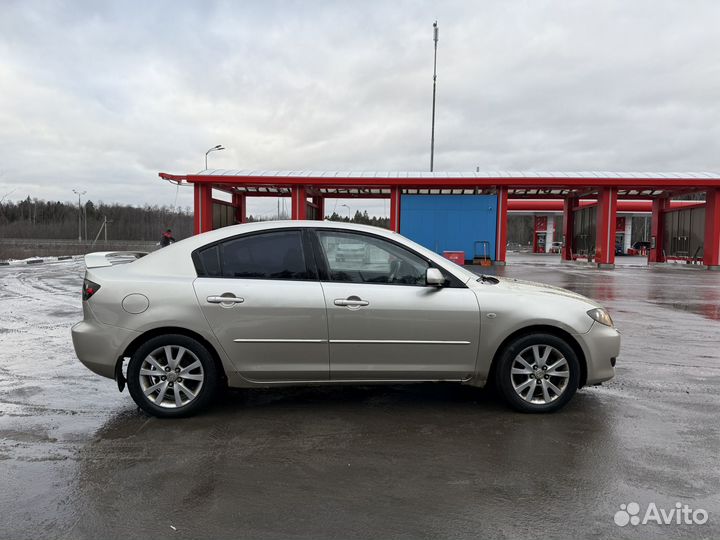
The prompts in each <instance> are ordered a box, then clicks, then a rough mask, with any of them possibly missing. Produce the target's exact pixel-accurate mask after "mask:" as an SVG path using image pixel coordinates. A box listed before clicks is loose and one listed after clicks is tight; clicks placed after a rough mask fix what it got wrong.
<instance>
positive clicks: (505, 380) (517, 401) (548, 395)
mask: <svg viewBox="0 0 720 540" xmlns="http://www.w3.org/2000/svg"><path fill="white" fill-rule="evenodd" d="M579 381H580V362H579V360H578V357H577V354H576V353H575V351H574V350H573V348H572V347H570V345H568V343H567V342H566V341H565V340H563V339H562V338H559V337H558V336H555V335H553V334H545V333H534V334H526V335H524V336H521V337H519V338H518V339H516V340H515V341H513V342H512V343H510V344H509V345H508V346H507V347H505V349H504V350H503V351H502V353H501V355H500V357H499V358H498V365H497V366H496V369H495V384H496V388H497V389H498V390H499V391H500V394H501V395H502V397H503V398H504V400H505V401H506V402H507V403H508V405H510V406H511V407H512V408H514V409H515V410H517V411H520V412H524V413H550V412H555V411H557V410H559V409H560V408H562V407H563V406H564V405H566V404H567V402H568V401H570V399H571V398H572V397H573V395H574V394H575V392H576V391H577V388H578V384H579Z"/></svg>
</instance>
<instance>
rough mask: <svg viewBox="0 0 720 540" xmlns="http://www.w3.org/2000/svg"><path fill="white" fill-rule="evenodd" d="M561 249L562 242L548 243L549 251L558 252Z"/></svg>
mask: <svg viewBox="0 0 720 540" xmlns="http://www.w3.org/2000/svg"><path fill="white" fill-rule="evenodd" d="M561 250H562V242H553V243H551V244H550V253H560V251H561Z"/></svg>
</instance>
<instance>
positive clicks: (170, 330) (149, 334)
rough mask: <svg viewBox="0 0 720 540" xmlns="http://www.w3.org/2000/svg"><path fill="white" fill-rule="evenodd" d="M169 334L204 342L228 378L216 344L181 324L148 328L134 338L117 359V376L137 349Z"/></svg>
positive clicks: (218, 367)
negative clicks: (149, 341)
mask: <svg viewBox="0 0 720 540" xmlns="http://www.w3.org/2000/svg"><path fill="white" fill-rule="evenodd" d="M167 334H179V335H181V336H186V337H189V338H192V339H194V340H195V341H198V342H199V343H200V344H202V345H203V346H204V347H205V348H206V349H207V350H208V352H209V353H210V356H211V357H212V359H213V361H214V362H215V367H216V368H217V370H218V373H219V374H220V376H221V378H222V379H223V380H225V381H226V380H227V373H226V372H225V366H224V365H223V363H222V360H221V359H220V355H219V354H218V352H217V349H216V348H215V346H214V345H213V344H212V343H210V342H209V341H208V340H207V339H206V338H205V337H203V336H202V335H201V334H198V333H197V332H193V331H192V330H188V329H187V328H183V327H180V326H162V327H159V328H153V329H152V330H147V331H146V332H143V333H142V334H140V335H139V336H138V337H136V338H135V339H134V340H132V341H131V342H130V344H129V345H128V346H127V347H126V348H125V350H124V351H123V353H122V355H121V356H120V357H119V358H118V359H117V364H116V366H115V373H116V378H117V374H120V375H122V365H123V362H124V360H125V358H129V357H131V356H132V355H133V354H135V351H137V350H138V349H139V348H140V347H141V346H142V345H143V344H144V343H146V342H147V341H148V340H150V339H152V338H155V337H158V336H164V335H167ZM121 391H122V390H121Z"/></svg>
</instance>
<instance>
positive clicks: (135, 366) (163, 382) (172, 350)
mask: <svg viewBox="0 0 720 540" xmlns="http://www.w3.org/2000/svg"><path fill="white" fill-rule="evenodd" d="M127 384H128V390H129V391H130V395H131V396H132V398H133V400H134V401H135V403H137V405H138V406H139V407H140V408H141V409H142V410H144V411H145V412H147V413H148V414H151V415H153V416H157V417H159V418H179V417H183V416H190V415H193V414H195V413H196V412H198V411H199V410H201V409H202V408H204V407H206V406H207V405H208V404H209V403H210V402H211V401H212V399H213V398H214V397H215V394H216V390H217V387H218V370H217V368H216V366H215V361H214V360H213V357H212V355H211V354H210V352H209V351H208V350H207V348H206V347H205V346H204V345H203V344H201V343H200V342H198V341H197V340H195V339H193V338H191V337H188V336H183V335H180V334H168V335H163V336H158V337H154V338H152V339H149V340H148V341H147V342H145V343H144V344H143V345H141V346H140V347H139V348H138V349H137V350H136V351H135V353H134V354H133V355H132V357H131V358H130V362H129V363H128V368H127Z"/></svg>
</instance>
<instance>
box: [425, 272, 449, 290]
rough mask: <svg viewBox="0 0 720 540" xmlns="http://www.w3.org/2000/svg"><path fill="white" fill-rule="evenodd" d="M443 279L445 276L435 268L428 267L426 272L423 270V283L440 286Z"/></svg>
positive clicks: (443, 281) (443, 283)
mask: <svg viewBox="0 0 720 540" xmlns="http://www.w3.org/2000/svg"><path fill="white" fill-rule="evenodd" d="M445 281H446V280H445V276H444V275H443V273H442V272H441V271H440V270H438V269H437V268H428V269H427V272H425V283H426V284H427V285H433V286H435V287H442V286H443V285H445Z"/></svg>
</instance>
